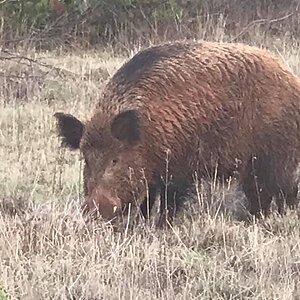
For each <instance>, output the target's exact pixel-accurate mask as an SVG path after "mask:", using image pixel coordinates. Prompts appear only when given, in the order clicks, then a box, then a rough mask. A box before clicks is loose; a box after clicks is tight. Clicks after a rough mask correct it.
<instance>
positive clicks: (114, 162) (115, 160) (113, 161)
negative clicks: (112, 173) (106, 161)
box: [111, 159, 118, 167]
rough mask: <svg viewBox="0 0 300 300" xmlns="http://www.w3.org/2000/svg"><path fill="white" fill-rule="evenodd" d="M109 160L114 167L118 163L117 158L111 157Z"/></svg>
mask: <svg viewBox="0 0 300 300" xmlns="http://www.w3.org/2000/svg"><path fill="white" fill-rule="evenodd" d="M111 162H112V166H113V167H114V166H115V165H116V164H117V163H118V160H117V159H113V160H112V161H111Z"/></svg>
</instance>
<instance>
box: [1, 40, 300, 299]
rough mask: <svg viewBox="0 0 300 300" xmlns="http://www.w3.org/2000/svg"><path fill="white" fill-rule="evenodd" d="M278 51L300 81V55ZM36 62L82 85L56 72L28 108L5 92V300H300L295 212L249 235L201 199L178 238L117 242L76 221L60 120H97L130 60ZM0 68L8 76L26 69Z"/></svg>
mask: <svg viewBox="0 0 300 300" xmlns="http://www.w3.org/2000/svg"><path fill="white" fill-rule="evenodd" d="M276 43H277V49H280V50H278V51H280V54H281V55H282V56H283V57H284V58H285V60H286V61H287V63H288V64H290V66H291V67H292V68H293V69H294V70H295V71H296V72H297V73H298V74H300V60H299V57H298V53H299V52H298V51H299V49H296V48H293V47H291V46H288V45H284V44H280V43H279V42H278V41H277V42H276ZM274 45H275V44H274ZM273 49H275V47H273ZM32 55H37V56H39V59H40V60H42V61H46V62H48V63H51V64H53V65H55V66H58V67H60V68H64V69H66V70H68V71H70V72H72V73H74V74H76V75H75V76H72V75H70V74H64V75H57V74H56V73H55V72H53V71H51V72H48V73H47V72H46V74H44V75H43V77H42V79H41V80H42V83H41V84H39V85H38V88H37V87H36V86H35V88H34V89H33V90H32V91H31V93H30V97H29V98H30V99H28V97H23V96H24V95H23V96H22V97H20V95H16V94H15V93H14V90H13V89H14V85H10V83H9V82H8V81H7V80H6V81H3V83H2V90H1V89H0V95H1V98H0V102H1V104H0V106H1V107H0V145H1V147H0V161H1V163H0V197H1V202H0V203H1V208H0V212H1V213H0V258H1V259H0V299H1V300H3V299H8V297H9V299H22V300H27V299H72V300H73V299H74V300H75V299H76V300H79V299H85V300H92V299H282V300H287V299H300V290H299V286H300V276H299V275H300V274H299V271H300V223H299V218H298V215H297V213H295V212H289V213H288V214H287V215H286V216H284V217H277V216H275V215H273V216H271V217H270V218H269V219H267V220H262V221H260V222H259V223H257V224H253V223H251V224H245V223H244V222H239V221H237V220H236V219H235V218H234V217H231V215H230V213H229V214H228V213H227V214H216V211H217V209H216V208H215V206H216V205H213V206H210V207H213V209H212V210H211V211H209V212H207V210H205V209H204V208H203V203H202V198H203V197H204V202H205V190H203V189H202V188H200V190H199V194H198V196H197V195H196V196H194V197H193V198H194V200H195V201H193V205H187V207H186V209H185V210H184V211H182V212H181V214H180V215H179V216H178V218H177V219H176V222H175V224H174V228H173V229H172V230H171V229H170V230H158V229H155V228H154V227H153V226H152V225H149V226H145V225H143V224H140V225H137V226H136V227H134V228H129V227H126V226H125V227H124V229H120V230H118V231H115V232H114V231H113V230H112V228H110V227H109V226H108V225H106V224H104V223H102V222H100V221H99V222H97V223H85V222H84V220H83V219H82V217H81V215H80V211H79V209H78V207H79V204H80V202H81V198H82V186H81V163H80V161H79V160H78V158H79V155H78V153H70V152H67V151H64V150H63V149H59V147H58V145H59V142H58V139H57V137H56V135H55V126H54V125H55V124H54V119H53V117H52V115H53V113H54V112H56V111H59V110H63V111H67V112H70V113H74V114H76V116H78V117H81V118H83V119H84V118H86V117H88V116H90V115H91V113H92V107H93V105H94V103H95V101H97V97H98V95H99V93H100V91H101V86H103V76H104V77H106V76H107V74H108V75H110V74H112V73H113V72H114V70H115V69H116V68H117V67H118V66H119V65H120V64H121V63H122V61H123V59H122V58H113V57H110V55H109V53H88V54H84V55H81V54H70V55H69V54H57V53H56V54H55V53H50V54H49V53H48V54H47V55H46V54H33V53H32ZM0 63H1V66H0V69H3V70H6V71H7V72H8V71H9V70H11V69H14V68H16V66H18V65H16V63H15V62H14V61H12V60H6V61H3V62H1V61H0ZM14 70H15V69H14ZM14 74H15V73H14ZM103 74H106V75H103ZM21 81H22V80H21ZM25 83H26V82H25ZM16 84H19V83H16ZM21 84H24V80H23V81H22V82H21ZM5 89H6V92H5V93H4V90H5ZM25 96H26V95H25ZM27 96H28V95H27ZM213 190H214V191H215V192H216V193H215V196H216V197H215V198H216V200H215V201H217V202H218V201H219V202H218V203H221V202H222V201H223V204H224V206H225V207H228V209H229V212H235V210H236V206H234V207H233V206H232V204H234V203H235V204H236V203H238V204H239V203H242V202H240V197H239V196H238V195H237V194H235V193H233V192H232V190H229V191H228V190H227V189H226V187H222V186H221V187H219V188H213ZM200 200H201V201H200ZM220 200H222V201H220ZM191 203H192V202H191ZM214 203H215V202H214ZM3 289H5V291H4V290H3ZM8 295H9V296H8Z"/></svg>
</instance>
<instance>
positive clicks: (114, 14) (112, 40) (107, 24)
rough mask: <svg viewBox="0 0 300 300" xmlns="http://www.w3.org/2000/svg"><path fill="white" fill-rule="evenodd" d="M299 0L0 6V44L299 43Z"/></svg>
mask: <svg viewBox="0 0 300 300" xmlns="http://www.w3.org/2000/svg"><path fill="white" fill-rule="evenodd" d="M298 3H299V1H298V0H285V1H282V0H0V42H1V45H4V46H5V47H9V48H11V47H15V46H16V45H20V44H21V45H22V46H26V47H35V48H42V49H51V48H55V47H57V46H58V45H59V46H60V47H61V46H64V47H70V46H73V47H74V46H75V45H76V46H77V47H89V46H95V45H108V44H109V45H114V46H118V47H119V48H120V49H122V48H124V49H128V48H131V47H132V45H136V44H143V45H145V44H149V43H150V42H152V43H153V42H163V41H167V40H174V39H182V38H188V39H190V38H206V39H209V38H211V37H212V38H214V39H215V35H221V36H223V37H224V38H226V37H227V38H229V39H231V40H239V41H241V40H247V39H249V37H250V36H251V37H253V36H255V35H257V33H258V32H259V36H260V37H261V38H266V37H267V36H272V37H274V36H275V37H277V38H281V39H282V38H288V39H292V40H296V39H297V36H299V33H300V18H299V16H300V15H299V13H298Z"/></svg>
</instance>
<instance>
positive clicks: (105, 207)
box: [82, 188, 122, 220]
mask: <svg viewBox="0 0 300 300" xmlns="http://www.w3.org/2000/svg"><path fill="white" fill-rule="evenodd" d="M82 211H83V215H85V216H87V215H88V216H91V217H93V218H97V217H100V216H101V217H102V218H104V219H106V220H112V219H113V218H115V217H116V216H117V215H118V214H120V213H121V212H122V204H121V200H120V199H119V198H118V197H117V196H113V195H112V194H111V193H110V192H109V191H108V190H106V189H99V188H95V189H94V191H93V192H92V193H91V195H90V196H88V197H87V198H86V201H85V202H84V204H83V205H82Z"/></svg>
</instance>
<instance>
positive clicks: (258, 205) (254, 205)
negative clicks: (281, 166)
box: [241, 155, 278, 217]
mask: <svg viewBox="0 0 300 300" xmlns="http://www.w3.org/2000/svg"><path fill="white" fill-rule="evenodd" d="M272 170H273V168H272V164H271V161H270V160H269V159H268V157H267V156H265V155H262V156H257V157H253V158H251V159H250V161H249V162H248V164H247V166H246V169H245V173H244V176H242V182H241V184H242V187H243V191H244V193H245V195H246V197H247V199H248V203H249V212H250V213H251V214H252V215H254V216H256V217H259V216H260V215H261V214H263V215H267V213H268V212H269V208H270V205H271V202H272V197H273V196H274V195H276V193H277V190H278V189H277V187H276V184H275V179H274V172H273V171H272Z"/></svg>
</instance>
